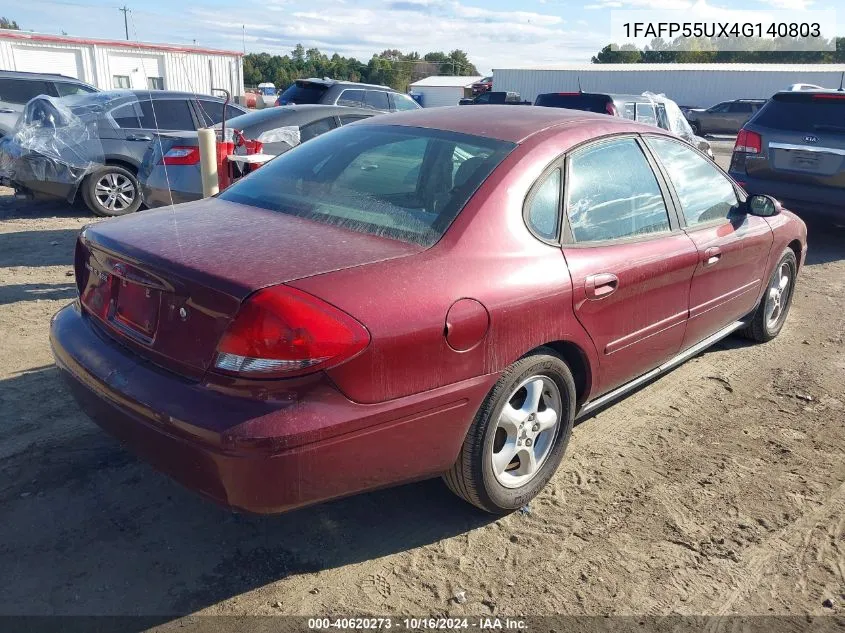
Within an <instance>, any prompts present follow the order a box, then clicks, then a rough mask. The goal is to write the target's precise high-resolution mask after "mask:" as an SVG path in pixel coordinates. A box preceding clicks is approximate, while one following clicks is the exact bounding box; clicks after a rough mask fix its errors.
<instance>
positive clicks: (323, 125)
mask: <svg viewBox="0 0 845 633" xmlns="http://www.w3.org/2000/svg"><path fill="white" fill-rule="evenodd" d="M333 129H334V117H328V118H325V119H320V120H319V121H314V122H313V123H309V124H308V125H303V126H302V127H301V128H300V129H299V141H300V143H304V142H305V141H310V140H311V139H312V138H314V137H315V136H320V134H325V133H326V132H328V131H329V130H333Z"/></svg>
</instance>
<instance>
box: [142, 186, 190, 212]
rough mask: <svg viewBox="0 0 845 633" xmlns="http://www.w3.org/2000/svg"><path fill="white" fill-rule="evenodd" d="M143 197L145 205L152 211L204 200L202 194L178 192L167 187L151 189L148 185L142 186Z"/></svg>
mask: <svg viewBox="0 0 845 633" xmlns="http://www.w3.org/2000/svg"><path fill="white" fill-rule="evenodd" d="M141 195H142V196H143V198H144V204H145V205H147V206H148V207H149V208H150V209H155V208H157V207H169V206H170V205H171V204H182V203H183V202H193V201H194V200H200V199H201V198H202V194H195V193H192V192H185V191H177V190H175V189H168V188H166V187H164V188H159V187H149V186H147V185H142V186H141Z"/></svg>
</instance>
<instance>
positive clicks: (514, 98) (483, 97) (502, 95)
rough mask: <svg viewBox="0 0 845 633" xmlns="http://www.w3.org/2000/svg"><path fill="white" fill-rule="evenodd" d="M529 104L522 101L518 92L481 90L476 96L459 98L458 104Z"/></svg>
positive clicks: (529, 103)
mask: <svg viewBox="0 0 845 633" xmlns="http://www.w3.org/2000/svg"><path fill="white" fill-rule="evenodd" d="M502 104H505V105H531V102H530V101H523V100H522V97H520V96H519V93H518V92H503V91H502V92H500V91H496V92H482V93H481V94H480V95H478V96H477V97H472V98H466V99H461V100H460V101H458V105H502Z"/></svg>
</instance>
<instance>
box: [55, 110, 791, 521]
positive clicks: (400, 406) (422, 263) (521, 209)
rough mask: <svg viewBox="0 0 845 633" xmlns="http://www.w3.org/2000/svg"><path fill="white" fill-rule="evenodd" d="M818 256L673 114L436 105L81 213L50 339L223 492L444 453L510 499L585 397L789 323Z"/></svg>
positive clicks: (195, 477)
mask: <svg viewBox="0 0 845 633" xmlns="http://www.w3.org/2000/svg"><path fill="white" fill-rule="evenodd" d="M805 253H806V229H805V226H804V224H803V223H802V222H801V220H800V219H798V218H797V217H796V216H794V215H793V214H792V213H790V212H789V211H786V210H783V209H782V208H781V207H780V205H779V203H777V202H776V201H775V200H773V199H771V198H768V197H765V196H753V197H747V196H746V194H745V193H744V192H743V191H742V189H741V188H739V187H738V186H737V185H736V184H735V183H734V182H733V181H732V180H731V179H730V178H728V177H727V176H726V175H725V174H724V173H723V172H722V171H720V170H719V168H718V167H716V166H715V165H714V164H713V162H712V161H710V160H709V159H708V158H707V157H706V156H704V155H703V154H701V153H700V152H699V151H698V150H696V149H694V148H692V147H691V146H689V145H688V144H686V143H684V142H682V141H680V140H679V139H677V138H675V137H673V136H669V135H668V134H667V133H664V132H663V131H661V130H659V129H657V128H655V127H651V126H645V125H641V124H638V123H636V122H633V121H628V120H625V119H622V118H614V117H608V116H604V115H600V114H592V113H585V112H573V111H567V110H559V109H554V108H522V109H519V111H518V112H515V110H514V108H512V107H507V106H501V107H497V106H490V108H489V109H485V113H484V116H483V117H479V116H477V111H476V110H475V109H473V108H458V107H454V108H437V109H432V110H419V111H416V112H408V113H402V114H396V115H393V116H390V117H378V118H374V119H371V120H368V121H362V122H358V123H353V124H351V125H349V126H345V127H343V128H340V129H337V130H334V131H332V132H329V133H327V134H324V135H322V136H320V137H318V138H316V139H314V140H312V141H310V142H308V143H306V144H303V145H300V146H299V147H296V148H294V149H292V150H291V151H289V152H287V153H285V154H283V155H281V156H279V157H278V158H276V159H275V160H274V161H273V162H272V163H270V164H268V165H266V166H265V167H263V168H262V169H260V170H258V171H257V172H255V173H254V174H252V175H250V176H248V177H247V178H245V179H243V180H242V181H241V182H239V183H237V184H235V185H234V186H232V187H231V188H229V189H227V190H226V191H225V192H223V193H222V194H220V195H219V196H218V197H216V198H214V199H209V200H202V201H198V202H192V203H188V204H185V205H179V206H177V207H175V208H173V209H166V210H156V211H151V212H149V213H146V214H143V215H134V216H128V217H125V218H120V219H116V220H110V221H107V222H102V223H100V224H96V225H92V226H89V227H87V228H86V229H85V230H84V231H83V232H82V233H81V235H80V237H79V240H78V243H77V246H76V255H75V269H76V283H77V286H78V288H79V299H78V300H77V301H75V302H74V303H72V304H71V305H69V306H67V307H65V308H64V309H62V310H61V311H60V312H59V313H58V314H56V316H55V317H54V319H53V321H52V326H51V342H52V347H53V351H54V354H55V358H56V363H57V365H58V367H59V368H60V369H61V370H62V373H63V374H64V375H65V376H66V377H67V378H68V380H69V384H70V385H71V387H72V389H73V392H74V393H75V395H76V397H77V399H78V401H79V403H80V404H81V405H82V407H83V408H84V409H85V410H86V411H87V412H88V413H89V414H90V416H91V417H92V418H93V419H94V420H95V421H96V422H97V423H98V424H100V425H101V426H102V427H104V428H105V429H106V430H108V431H109V432H111V433H113V434H114V435H116V436H117V437H118V438H120V439H121V440H122V441H123V442H125V443H126V444H127V445H129V447H130V448H131V449H132V450H134V451H136V452H137V453H139V454H140V455H141V456H143V457H144V458H145V459H147V460H149V461H150V462H151V463H153V464H154V465H155V466H156V467H158V468H159V469H161V470H163V471H165V472H167V473H169V474H171V475H172V476H173V477H174V478H176V479H177V480H178V481H180V482H182V483H183V484H184V485H186V486H187V487H189V488H191V489H193V490H196V491H198V492H200V493H202V494H203V495H206V496H208V497H210V498H211V499H214V500H216V501H218V502H220V503H223V504H225V505H227V506H230V507H235V508H240V509H245V510H249V511H254V512H261V513H272V512H280V511H284V510H288V509H291V508H295V507H298V506H302V505H306V504H309V503H314V502H317V501H321V500H324V499H329V498H333V497H339V496H343V495H348V494H351V493H355V492H360V491H364V490H370V489H374V488H378V487H383V486H387V485H393V484H397V483H400V482H406V481H413V480H419V479H423V478H428V477H436V476H443V477H444V479H445V481H446V483H447V485H448V486H449V487H450V488H451V489H452V490H453V491H454V492H455V493H457V494H458V495H460V496H461V497H463V498H464V499H466V500H467V501H469V502H470V503H473V504H475V505H476V506H478V507H480V508H482V509H484V510H487V511H490V512H494V513H504V512H508V511H512V510H513V509H515V508H518V507H520V506H522V505H523V504H525V503H526V502H527V501H528V500H530V499H531V498H532V497H534V496H535V495H536V494H538V493H539V492H540V490H541V489H542V488H543V486H544V485H545V484H546V482H547V481H548V480H549V478H550V477H551V476H552V475H553V473H554V472H555V470H556V468H557V467H558V465H559V464H560V462H561V458H562V456H563V454H564V451H565V449H566V445H567V442H568V440H569V437H570V433H571V430H572V426H573V421H574V420H575V419H576V417H577V416H583V415H585V414H587V413H589V412H590V411H594V410H596V409H597V408H598V407H601V406H603V405H605V404H606V403H609V402H610V401H612V400H614V399H616V398H618V397H620V396H622V395H623V394H625V393H626V392H628V391H629V390H631V389H633V388H635V387H636V386H638V385H640V384H642V383H643V382H645V381H647V380H649V379H652V378H654V377H656V376H658V375H659V374H661V373H662V372H665V371H667V370H669V369H671V368H673V367H675V366H676V365H678V364H679V363H681V362H683V361H684V360H686V359H688V358H690V357H692V356H694V355H695V354H697V353H698V352H700V351H701V350H703V349H705V348H706V347H707V346H709V345H711V344H713V343H714V342H716V341H718V340H719V339H721V338H722V337H724V336H727V335H728V334H730V333H731V332H734V331H741V332H743V333H744V334H746V335H747V336H748V337H750V338H752V339H754V340H756V341H761V342H763V341H768V340H769V339H772V338H773V337H775V336H777V334H778V333H779V332H780V330H781V328H782V327H783V325H784V322H785V320H786V318H787V313H788V311H789V306H790V303H791V300H792V296H793V290H794V288H795V281H796V276H797V274H798V272H799V270H800V268H801V265H802V264H803V262H804V258H805Z"/></svg>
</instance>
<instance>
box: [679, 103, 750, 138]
mask: <svg viewBox="0 0 845 633" xmlns="http://www.w3.org/2000/svg"><path fill="white" fill-rule="evenodd" d="M764 103H766V100H765V99H735V100H734V101H723V102H722V103H717V104H716V105H714V106H710V107H709V108H707V109H706V110H705V109H702V108H692V109H691V110H687V112H686V117H687V121H689V124H690V125H691V126H692V129H693V131H694V132H695V133H696V134H698V135H699V136H703V135H705V134H736V133H737V132H738V131H739V129H740V128H741V127H742V126H743V125H745V122H746V121H748V119H750V118H751V116H752V115H753V114H754V113H755V112H757V110H759V109H760V107H761V106H762V105H763V104H764Z"/></svg>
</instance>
